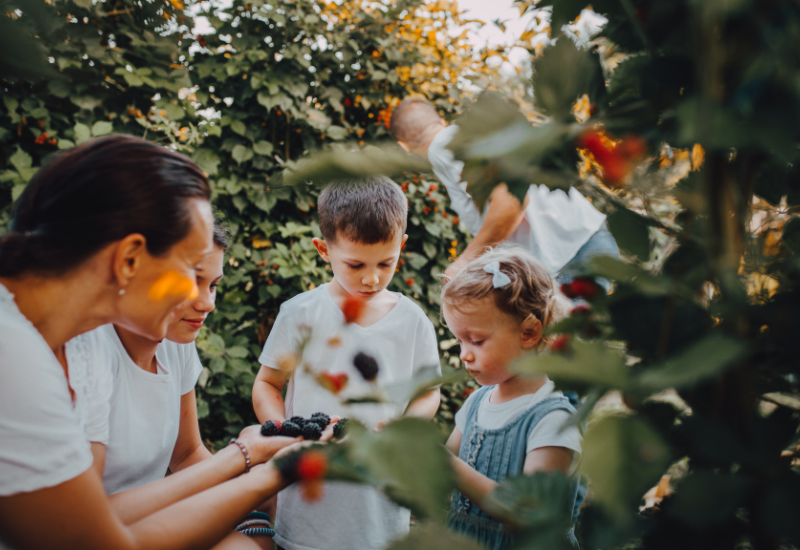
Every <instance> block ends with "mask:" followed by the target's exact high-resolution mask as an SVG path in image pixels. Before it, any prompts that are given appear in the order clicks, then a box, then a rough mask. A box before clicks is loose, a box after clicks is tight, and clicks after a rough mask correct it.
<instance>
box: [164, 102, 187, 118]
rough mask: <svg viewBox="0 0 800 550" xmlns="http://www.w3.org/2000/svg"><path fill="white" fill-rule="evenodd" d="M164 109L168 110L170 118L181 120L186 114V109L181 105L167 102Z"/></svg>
mask: <svg viewBox="0 0 800 550" xmlns="http://www.w3.org/2000/svg"><path fill="white" fill-rule="evenodd" d="M164 110H165V111H166V112H167V116H168V117H169V119H170V120H181V119H182V118H184V117H185V116H186V111H185V110H184V109H183V107H181V106H180V105H174V104H172V103H167V104H166V105H164Z"/></svg>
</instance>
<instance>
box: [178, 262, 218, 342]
mask: <svg viewBox="0 0 800 550" xmlns="http://www.w3.org/2000/svg"><path fill="white" fill-rule="evenodd" d="M224 256H225V252H224V251H223V250H222V249H221V248H220V247H218V246H215V247H214V250H213V251H212V252H211V254H209V255H208V256H206V257H205V258H204V259H203V261H202V262H200V265H199V266H198V269H197V290H198V295H197V298H195V299H194V300H192V301H191V302H188V303H186V304H185V305H183V306H182V307H181V308H179V309H178V310H177V312H176V313H175V318H174V319H173V321H172V323H170V325H169V328H168V329H167V340H171V341H173V342H177V343H178V344H189V343H191V342H194V339H195V338H197V333H198V331H199V330H200V327H202V326H203V322H205V320H206V317H207V316H208V314H209V313H211V312H212V311H214V302H215V301H216V298H217V285H218V284H219V281H220V279H222V261H223V258H224Z"/></svg>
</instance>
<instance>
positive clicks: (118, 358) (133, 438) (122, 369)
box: [67, 325, 203, 495]
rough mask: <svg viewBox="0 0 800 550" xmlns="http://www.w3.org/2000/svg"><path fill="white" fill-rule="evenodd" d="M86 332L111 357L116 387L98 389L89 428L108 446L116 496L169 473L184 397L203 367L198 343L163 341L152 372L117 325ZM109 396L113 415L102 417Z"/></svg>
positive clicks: (106, 475) (110, 486) (96, 349)
mask: <svg viewBox="0 0 800 550" xmlns="http://www.w3.org/2000/svg"><path fill="white" fill-rule="evenodd" d="M87 335H88V336H91V337H92V338H93V344H94V346H93V351H92V353H93V354H99V355H100V356H101V357H107V358H108V361H109V363H108V372H109V378H110V386H111V388H110V391H109V390H108V389H107V388H102V387H101V388H98V390H97V391H98V393H97V394H96V395H95V397H94V399H95V402H94V403H93V404H92V406H91V407H89V408H88V410H89V411H90V413H89V418H88V420H87V426H86V430H87V433H88V434H91V435H92V441H98V442H100V443H104V444H105V445H106V460H105V470H104V471H103V486H104V487H105V489H106V493H108V494H109V495H113V494H114V493H118V492H120V491H124V490H126V489H131V488H133V487H138V486H140V485H144V484H146V483H150V482H151V481H156V480H158V479H161V478H163V477H164V475H165V474H166V472H167V469H168V468H169V462H170V459H171V458H172V452H173V450H174V449H175V443H176V442H177V440H178V431H179V429H180V420H181V419H180V412H181V397H182V396H183V395H184V394H186V393H189V392H191V391H193V390H194V386H195V384H196V383H197V378H198V377H199V376H200V372H201V371H202V370H203V366H202V365H201V363H200V358H199V357H198V355H197V349H196V347H195V345H194V343H191V344H176V343H175V342H170V341H169V340H164V341H163V342H161V344H159V346H158V349H157V350H156V359H157V360H158V372H157V373H151V372H147V371H145V370H143V369H141V368H140V367H138V366H137V365H136V364H135V363H134V362H133V360H132V359H131V358H130V356H129V355H128V352H127V351H126V350H125V347H124V346H123V345H122V342H121V341H120V339H119V336H117V332H116V330H114V326H113V325H103V326H101V327H99V328H97V329H95V330H94V331H92V332H90V333H87ZM84 336H86V335H84ZM68 351H69V350H68ZM67 357H68V361H71V357H69V355H68V356H67ZM70 368H72V366H70ZM70 372H72V370H71V371H70ZM106 395H108V396H109V405H108V408H107V411H108V414H107V415H106V416H105V417H102V415H101V414H99V413H98V412H96V411H101V410H102V409H103V408H104V406H103V403H102V400H103V398H104V396H106Z"/></svg>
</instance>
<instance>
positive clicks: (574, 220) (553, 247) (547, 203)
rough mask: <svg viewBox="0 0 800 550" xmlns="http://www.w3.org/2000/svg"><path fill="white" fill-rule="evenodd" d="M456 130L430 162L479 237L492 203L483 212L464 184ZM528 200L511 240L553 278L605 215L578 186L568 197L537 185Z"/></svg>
mask: <svg viewBox="0 0 800 550" xmlns="http://www.w3.org/2000/svg"><path fill="white" fill-rule="evenodd" d="M457 132H458V126H456V125H451V126H448V127H447V128H445V129H444V130H442V131H440V132H439V133H438V134H437V135H436V137H434V138H433V141H431V144H430V146H429V147H428V160H429V161H430V163H431V166H432V167H433V173H434V174H436V177H437V178H439V181H441V182H442V184H443V185H444V186H445V188H446V189H447V194H448V195H449V197H450V206H451V208H452V209H453V210H454V211H455V212H456V213H457V214H458V216H459V217H460V218H461V220H462V221H463V222H464V224H465V225H466V226H467V229H469V231H470V232H471V233H472V234H473V235H477V234H478V231H480V229H481V226H482V225H483V220H484V218H485V217H486V211H487V209H488V204H487V206H486V207H485V208H484V211H483V213H481V212H479V211H478V207H477V206H476V205H475V203H474V202H473V201H472V197H471V196H470V195H469V193H468V192H467V182H465V181H461V171H462V170H463V168H464V163H463V162H461V161H460V160H456V159H455V158H454V156H453V152H452V151H450V150H449V149H448V148H447V145H448V144H449V143H450V141H451V140H452V139H453V136H455V134H456V133H457ZM528 197H529V198H530V201H529V203H528V207H527V208H526V209H525V217H524V218H523V219H522V222H521V223H520V225H519V227H517V229H516V231H514V233H513V234H512V235H511V236H510V237H509V238H508V239H507V241H506V242H510V243H515V244H518V245H520V246H522V247H524V248H525V249H526V250H528V251H529V252H530V253H531V254H533V256H534V257H535V258H536V259H537V260H539V261H540V262H542V263H543V264H544V266H545V267H546V268H547V270H548V271H549V272H550V274H551V275H556V274H558V272H559V271H560V270H561V268H562V267H564V266H565V265H567V263H568V262H569V261H570V260H571V259H572V258H573V257H575V254H577V252H578V250H580V248H581V247H582V246H583V245H584V244H586V242H587V241H588V240H589V239H590V238H591V236H592V235H594V234H595V233H596V232H597V231H598V230H599V229H600V227H601V226H602V225H603V222H605V220H606V216H605V214H602V213H601V212H600V211H598V210H597V209H596V208H595V207H594V206H592V204H591V203H590V202H589V201H588V200H586V197H584V196H583V195H581V193H580V192H579V191H578V190H577V189H575V188H574V187H571V188H570V190H569V194H567V193H565V192H564V191H562V190H561V189H556V190H553V191H551V190H550V189H549V188H548V187H547V186H546V185H536V184H534V185H531V186H530V188H529V189H528Z"/></svg>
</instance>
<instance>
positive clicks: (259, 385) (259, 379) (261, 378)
mask: <svg viewBox="0 0 800 550" xmlns="http://www.w3.org/2000/svg"><path fill="white" fill-rule="evenodd" d="M288 379H289V373H288V372H284V371H282V370H279V369H273V368H270V367H268V366H267V365H261V370H259V371H258V376H256V381H255V383H254V384H253V408H254V409H255V411H256V416H257V417H258V421H259V422H261V423H264V422H266V421H267V420H280V421H283V420H285V415H286V405H285V404H284V402H283V386H285V385H286V381H287V380H288Z"/></svg>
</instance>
